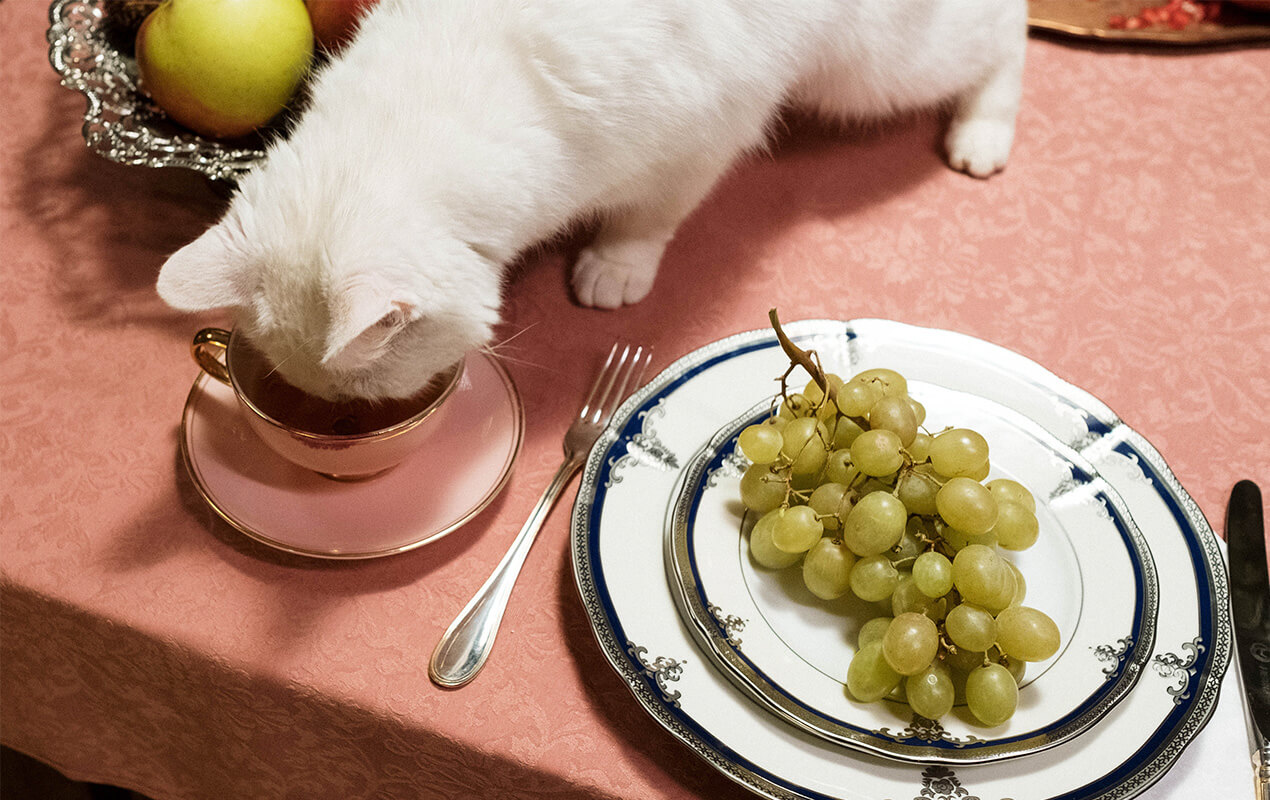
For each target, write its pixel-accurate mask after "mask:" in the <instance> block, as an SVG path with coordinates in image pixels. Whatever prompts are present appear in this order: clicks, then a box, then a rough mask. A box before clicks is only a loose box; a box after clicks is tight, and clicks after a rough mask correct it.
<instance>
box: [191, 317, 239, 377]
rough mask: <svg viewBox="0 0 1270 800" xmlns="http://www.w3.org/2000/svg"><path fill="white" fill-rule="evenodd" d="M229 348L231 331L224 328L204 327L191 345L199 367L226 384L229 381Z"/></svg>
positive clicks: (195, 335)
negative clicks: (227, 363) (226, 364)
mask: <svg viewBox="0 0 1270 800" xmlns="http://www.w3.org/2000/svg"><path fill="white" fill-rule="evenodd" d="M228 350H229V331H227V330H225V329H224V328H204V329H203V330H201V331H199V332H198V333H196V334H194V342H193V343H192V344H191V345H190V355H192V356H194V360H195V361H197V362H198V365H199V367H201V368H202V369H203V371H204V372H206V373H207V374H208V375H211V376H212V377H213V378H215V379H216V380H218V381H220V382H221V383H225V384H228V383H229V367H227V366H225V355H226V354H227V351H228ZM218 356H219V358H218Z"/></svg>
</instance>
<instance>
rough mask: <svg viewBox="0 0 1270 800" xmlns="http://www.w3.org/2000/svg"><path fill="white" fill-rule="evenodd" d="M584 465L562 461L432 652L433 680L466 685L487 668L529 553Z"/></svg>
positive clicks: (430, 672) (430, 673) (573, 460)
mask: <svg viewBox="0 0 1270 800" xmlns="http://www.w3.org/2000/svg"><path fill="white" fill-rule="evenodd" d="M581 466H582V459H580V458H576V457H571V458H567V459H565V462H564V463H563V464H561V465H560V469H558V470H556V476H555V477H554V478H552V479H551V483H550V484H549V485H548V486H547V489H546V491H544V492H543V493H542V497H540V498H538V503H537V504H536V505H535V506H534V508H533V511H531V512H529V519H527V520H525V525H524V527H522V528H521V529H520V533H518V534H516V538H515V540H513V541H512V545H511V547H510V548H509V549H508V551H507V554H506V555H504V556H503V560H502V561H499V562H498V566H496V567H494V571H493V573H491V574H490V576H489V578H488V579H487V580H486V581H485V584H484V585H483V586H481V588H480V589H479V590H478V591H477V592H476V595H475V596H474V597H473V598H472V599H471V600H470V601H468V604H467V605H466V606H464V607H463V610H462V611H460V612H459V615H458V616H457V617H455V618H454V621H453V622H451V623H450V627H449V628H447V629H446V631H445V633H444V634H442V635H441V641H440V642H438V643H437V648H436V650H433V651H432V660H431V661H429V662H428V677H430V678H431V679H432V682H433V683H435V684H437V685H439V686H445V687H458V686H462V685H464V684H465V683H467V682H468V681H470V680H472V679H473V678H475V677H476V673H478V672H480V671H481V667H483V666H485V659H486V658H488V657H489V653H490V650H492V649H493V648H494V637H495V636H497V635H498V626H499V625H500V624H501V623H502V621H503V612H505V611H506V610H507V601H508V599H509V598H510V597H511V593H512V586H513V585H514V584H515V583H516V578H517V576H518V575H520V568H521V567H522V566H523V565H524V563H525V556H527V555H528V554H529V548H530V547H531V546H533V543H534V538H535V537H536V536H537V535H538V530H539V529H540V528H542V523H543V521H544V520H546V518H547V514H548V513H550V512H551V508H552V506H554V505H555V503H556V500H557V499H558V498H559V497H560V493H561V492H562V491H564V487H565V486H566V485H568V483H569V479H570V478H572V477H573V475H574V473H576V472H577V471H578V468H579V467H581Z"/></svg>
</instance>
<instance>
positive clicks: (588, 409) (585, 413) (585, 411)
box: [578, 342, 619, 419]
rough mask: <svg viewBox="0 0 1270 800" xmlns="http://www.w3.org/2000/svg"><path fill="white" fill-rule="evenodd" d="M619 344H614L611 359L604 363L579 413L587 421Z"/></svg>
mask: <svg viewBox="0 0 1270 800" xmlns="http://www.w3.org/2000/svg"><path fill="white" fill-rule="evenodd" d="M618 346H619V345H618V343H617V342H614V343H613V347H612V349H610V350H609V357H608V359H607V360H605V362H604V366H603V367H600V371H599V373H597V374H596V376H595V382H594V383H592V384H591V391H589V392H587V396H586V400H584V401H583V402H582V410H581V411H579V412H578V416H579V417H581V418H582V419H586V418H587V417H588V416H589V415H590V413H591V401H592V400H594V399H595V393H596V392H597V391H598V390H599V388H600V385H601V384H602V383H604V376H606V375H607V374H608V371H609V367H610V366H611V365H612V364H613V359H614V358H615V357H616V356H617V348H618Z"/></svg>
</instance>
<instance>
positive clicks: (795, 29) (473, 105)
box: [158, 0, 1026, 397]
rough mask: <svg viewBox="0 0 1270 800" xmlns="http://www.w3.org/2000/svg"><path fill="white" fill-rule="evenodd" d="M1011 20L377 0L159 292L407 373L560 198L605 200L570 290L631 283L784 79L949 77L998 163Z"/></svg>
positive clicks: (921, 6) (733, 5)
mask: <svg viewBox="0 0 1270 800" xmlns="http://www.w3.org/2000/svg"><path fill="white" fill-rule="evenodd" d="M1025 19H1026V3H1025V0H732V2H719V0H520V2H516V1H515V0H431V1H430V2H425V0H380V3H379V4H378V6H376V7H375V9H374V10H373V11H372V12H371V13H370V15H369V16H368V17H367V18H366V19H365V21H364V22H363V25H362V29H361V31H360V32H359V34H358V36H357V38H356V39H355V41H354V42H353V43H352V45H351V46H350V47H349V48H348V49H347V51H346V52H345V54H344V55H343V56H342V57H341V58H340V59H338V60H336V61H334V62H332V63H331V64H330V65H329V66H328V67H327V68H325V69H323V70H322V71H321V72H320V74H318V75H317V76H316V78H315V81H314V85H313V89H312V100H311V104H310V107H309V108H308V109H307V110H306V111H305V112H304V114H303V115H302V117H301V118H300V120H299V121H298V122H297V123H296V125H295V128H294V130H293V131H292V132H291V134H290V136H289V137H288V138H287V139H286V140H285V141H282V142H280V143H278V144H276V145H275V146H273V147H272V148H271V149H270V152H269V154H268V158H267V160H266V162H265V163H264V164H263V165H262V166H261V167H260V168H259V169H258V170H256V171H255V172H253V173H252V174H250V175H248V176H247V177H246V178H245V179H244V180H243V182H242V184H241V186H240V189H239V191H238V193H237V194H236V196H235V198H234V200H233V202H232V203H231V207H230V209H229V211H228V213H227V214H226V216H225V218H224V219H223V220H222V221H221V222H220V223H218V224H217V225H216V226H215V227H213V228H212V229H211V230H210V231H208V233H207V234H205V235H204V236H203V237H201V238H200V239H198V240H196V241H195V242H194V243H192V244H190V245H188V246H187V247H186V248H184V249H182V250H181V251H179V252H178V253H177V254H175V255H174V256H173V257H172V258H171V259H170V260H169V261H168V263H167V264H166V265H165V266H164V268H163V271H162V273H161V274H160V276H159V284H158V288H159V293H160V294H161V295H162V296H163V298H164V299H165V300H167V302H169V303H170V304H171V305H173V306H175V307H178V308H183V309H191V310H193V309H205V308H214V307H221V306H232V307H234V308H235V310H236V312H237V317H238V324H239V325H240V326H242V327H243V328H244V329H245V330H246V332H247V333H248V334H249V335H250V336H251V337H252V338H253V339H255V340H256V341H257V342H258V343H259V345H260V346H261V347H262V348H263V349H264V350H265V352H266V354H267V355H268V356H269V357H271V358H272V359H273V360H275V361H276V362H278V364H279V370H280V371H281V372H282V373H283V374H284V375H285V376H286V377H287V378H288V379H290V380H291V381H292V382H294V383H296V384H297V385H299V386H301V387H302V388H305V389H307V390H309V391H311V392H314V393H318V394H322V395H325V396H329V397H337V396H350V395H356V396H370V397H383V396H402V395H407V394H410V393H411V392H413V391H414V390H416V389H417V388H418V387H419V386H421V385H422V384H423V383H424V382H426V381H427V380H428V378H429V377H430V376H432V375H433V374H435V373H436V372H437V371H439V370H440V369H441V368H443V367H444V366H445V365H447V364H449V363H451V362H453V361H454V360H456V359H457V358H458V357H459V356H460V355H461V354H462V353H464V352H467V351H469V350H471V349H473V348H475V347H479V346H481V345H483V344H486V343H487V342H488V341H489V338H490V335H491V330H492V326H493V325H494V324H495V323H496V322H497V320H498V307H499V304H500V299H501V298H500V291H501V281H502V267H503V265H504V264H506V263H507V262H508V261H509V260H510V259H511V258H512V257H513V256H514V255H515V254H516V253H517V252H519V251H520V250H522V249H524V248H525V247H527V246H530V245H532V244H534V243H535V242H538V241H540V240H542V239H543V238H545V237H548V236H550V235H551V234H552V233H553V232H555V231H557V230H558V229H559V228H560V227H561V226H562V225H564V224H565V223H566V222H568V221H569V220H571V219H574V218H577V217H579V216H582V215H597V214H598V215H602V218H603V220H604V224H603V225H602V227H601V229H600V231H599V233H598V235H597V237H596V239H595V241H594V242H593V243H592V244H591V246H590V247H588V248H587V249H586V250H584V251H583V253H582V254H581V256H580V258H579V260H578V263H577V265H576V266H575V269H574V278H573V288H574V292H575V294H576V297H577V299H578V300H579V302H581V303H582V304H584V305H591V306H601V307H606V308H612V307H617V306H620V305H622V304H624V303H633V302H636V301H638V300H639V299H641V298H642V297H643V296H644V295H645V294H646V293H647V292H648V290H649V288H650V287H651V286H652V283H653V278H654V276H655V275H656V272H657V267H658V264H659V262H660V261H661V256H662V252H663V250H664V249H665V246H666V243H667V242H668V241H669V240H670V238H671V237H672V236H673V234H674V232H675V229H676V228H677V227H678V226H679V224H680V222H681V221H682V220H683V219H684V217H685V216H687V214H688V213H690V212H691V211H692V210H693V208H695V207H696V206H697V204H698V203H699V202H700V201H701V199H702V198H703V197H704V196H705V195H706V194H707V193H708V192H709V191H710V189H711V187H713V186H714V184H715V183H716V181H717V180H718V179H719V177H720V176H721V175H722V174H723V173H724V171H725V170H726V169H727V168H728V167H729V166H730V165H731V164H733V163H734V162H735V160H736V159H737V157H738V156H740V155H741V154H743V153H745V152H747V151H751V150H754V149H757V148H760V147H762V146H763V145H764V144H765V141H766V139H767V136H768V132H769V127H770V126H771V124H772V123H773V121H774V119H775V118H776V116H777V114H778V113H779V111H780V109H781V107H782V106H783V105H785V104H787V103H791V102H792V103H798V104H804V105H808V106H811V107H813V108H816V109H819V110H820V111H822V112H824V113H826V114H829V115H833V116H835V117H846V118H874V117H879V116H884V115H888V114H892V113H895V112H897V111H903V110H906V109H913V108H921V107H930V106H933V105H936V104H939V103H943V102H952V103H953V104H954V113H953V120H952V125H951V128H950V130H949V133H948V138H947V149H948V156H949V161H950V163H951V164H952V165H953V166H954V167H955V168H957V169H961V170H964V171H966V172H969V173H970V174H972V175H976V176H980V177H984V176H987V175H989V174H991V173H993V172H995V171H996V170H999V169H1001V168H1002V167H1003V166H1004V165H1005V161H1006V157H1007V155H1008V153H1009V150H1010V145H1011V142H1012V139H1013V134H1014V117H1015V113H1016V111H1017V107H1018V102H1019V93H1020V83H1021V75H1022V64H1023V51H1024V44H1025V36H1026V22H1025Z"/></svg>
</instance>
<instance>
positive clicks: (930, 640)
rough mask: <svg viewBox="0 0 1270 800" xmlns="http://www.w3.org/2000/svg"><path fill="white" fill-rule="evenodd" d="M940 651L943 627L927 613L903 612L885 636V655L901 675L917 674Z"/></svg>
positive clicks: (883, 638) (883, 644)
mask: <svg viewBox="0 0 1270 800" xmlns="http://www.w3.org/2000/svg"><path fill="white" fill-rule="evenodd" d="M938 652H939V629H938V628H936V627H935V623H934V622H932V621H931V619H930V617H927V616H926V615H925V614H915V613H912V612H909V613H905V614H899V615H897V616H896V617H895V619H893V620H891V624H890V625H889V626H887V629H886V633H885V634H883V635H882V656H883V658H885V659H886V663H888V664H890V665H891V669H893V670H895V671H896V672H898V673H899V674H901V675H916V674H917V673H919V672H921V671H922V670H924V669H926V668H927V667H929V666H930V663H931V662H932V661H934V660H935V655H936V654H937V653H938Z"/></svg>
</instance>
